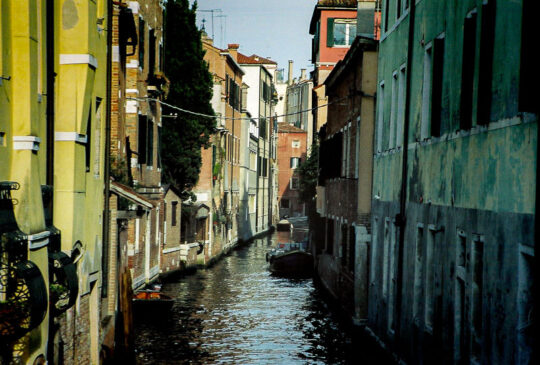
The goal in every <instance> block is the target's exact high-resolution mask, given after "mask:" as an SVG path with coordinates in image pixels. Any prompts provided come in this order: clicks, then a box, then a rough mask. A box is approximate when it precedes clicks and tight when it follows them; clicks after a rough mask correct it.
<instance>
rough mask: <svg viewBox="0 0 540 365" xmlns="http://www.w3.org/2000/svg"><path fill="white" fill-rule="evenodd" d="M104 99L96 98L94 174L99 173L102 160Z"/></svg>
mask: <svg viewBox="0 0 540 365" xmlns="http://www.w3.org/2000/svg"><path fill="white" fill-rule="evenodd" d="M101 102H102V99H101V98H96V122H95V132H94V175H95V176H98V175H99V169H100V160H101V153H100V152H101V114H102V112H103V108H102V103H101Z"/></svg>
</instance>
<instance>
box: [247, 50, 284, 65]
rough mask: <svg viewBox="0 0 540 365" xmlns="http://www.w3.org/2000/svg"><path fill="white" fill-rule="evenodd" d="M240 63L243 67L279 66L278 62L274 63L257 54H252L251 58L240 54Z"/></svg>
mask: <svg viewBox="0 0 540 365" xmlns="http://www.w3.org/2000/svg"><path fill="white" fill-rule="evenodd" d="M238 63H239V64H241V65H267V64H272V65H277V62H276V61H272V60H271V59H269V58H264V57H261V56H257V55H256V54H252V55H251V56H246V55H245V54H242V53H240V52H238Z"/></svg>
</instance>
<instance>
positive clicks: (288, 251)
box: [266, 242, 313, 276]
mask: <svg viewBox="0 0 540 365" xmlns="http://www.w3.org/2000/svg"><path fill="white" fill-rule="evenodd" d="M306 246H307V245H306V244H303V243H298V242H286V243H278V245H277V246H276V247H275V248H273V249H272V250H270V251H269V252H267V254H266V261H268V262H269V263H270V272H271V273H272V274H275V275H280V276H310V275H312V273H313V256H312V255H311V253H309V252H308V251H307V250H306V248H307V247H306Z"/></svg>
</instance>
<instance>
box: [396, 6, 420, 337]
mask: <svg viewBox="0 0 540 365" xmlns="http://www.w3.org/2000/svg"><path fill="white" fill-rule="evenodd" d="M415 3H416V2H415V1H411V3H410V8H409V39H408V45H407V84H406V86H405V95H406V96H405V120H404V121H403V124H404V125H403V146H402V148H403V152H402V161H401V191H400V196H399V214H398V215H397V216H396V224H397V225H398V226H399V227H400V229H399V243H398V267H397V270H398V277H397V278H398V280H397V295H396V307H395V308H396V310H397V313H396V338H397V341H396V343H399V340H400V336H401V303H402V302H403V281H404V278H403V256H404V252H403V251H404V246H405V224H406V219H405V213H406V211H405V209H406V203H407V161H408V143H409V140H408V136H409V123H410V112H411V75H412V65H413V47H414V21H415Z"/></svg>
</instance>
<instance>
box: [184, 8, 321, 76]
mask: <svg viewBox="0 0 540 365" xmlns="http://www.w3.org/2000/svg"><path fill="white" fill-rule="evenodd" d="M190 3H193V0H190ZM197 3H198V6H197V9H198V11H197V25H198V26H199V27H201V25H202V20H203V19H204V20H205V22H204V24H205V29H206V33H208V35H209V36H210V37H212V12H210V11H204V10H212V9H214V11H213V21H214V27H213V34H214V37H213V38H214V45H216V46H217V47H219V48H227V44H229V43H238V44H240V49H239V52H241V53H243V54H245V55H247V56H250V55H252V54H257V55H259V56H261V57H267V58H271V59H272V60H274V61H276V62H277V63H278V68H283V69H284V70H285V73H284V75H285V78H286V75H287V68H288V61H289V60H293V61H294V76H293V77H299V76H300V69H301V68H305V69H307V71H308V73H309V72H310V71H311V70H312V69H313V67H312V65H311V38H312V37H311V35H310V34H309V21H310V20H311V15H312V14H313V9H314V7H315V4H316V3H317V1H316V0H198V1H197Z"/></svg>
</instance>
